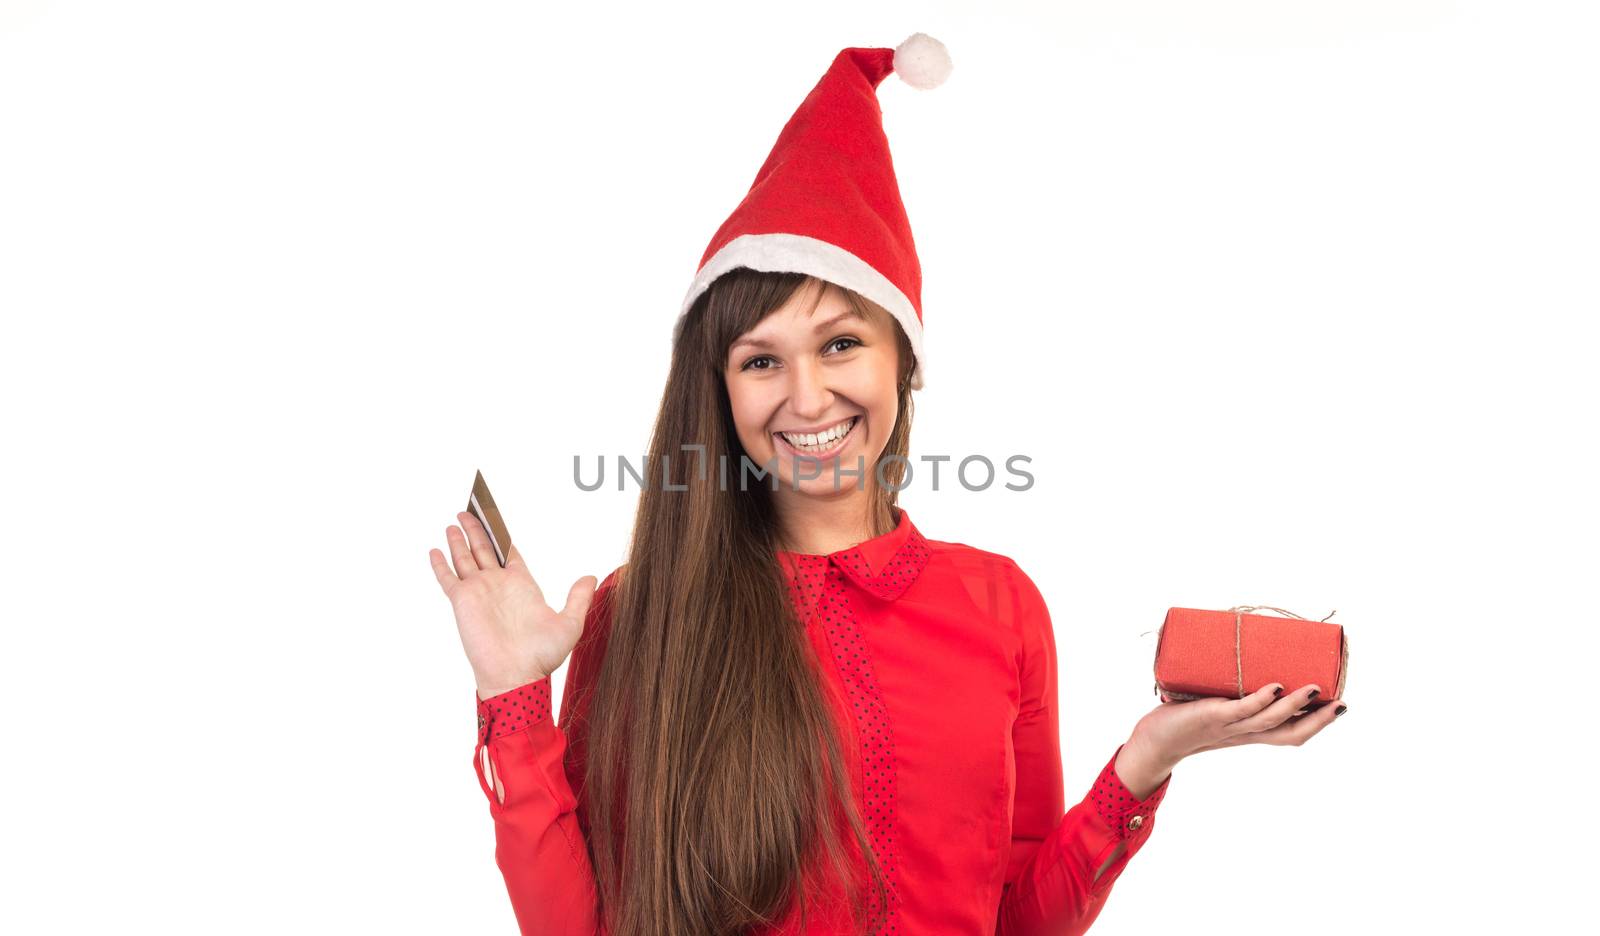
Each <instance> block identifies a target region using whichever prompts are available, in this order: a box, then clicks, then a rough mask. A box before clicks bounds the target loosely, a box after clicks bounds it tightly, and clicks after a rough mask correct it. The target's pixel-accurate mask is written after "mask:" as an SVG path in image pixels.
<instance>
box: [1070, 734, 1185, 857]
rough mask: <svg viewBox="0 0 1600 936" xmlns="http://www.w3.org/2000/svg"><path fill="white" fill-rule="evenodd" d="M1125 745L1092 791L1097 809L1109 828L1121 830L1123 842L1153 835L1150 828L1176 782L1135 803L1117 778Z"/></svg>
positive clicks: (1101, 771)
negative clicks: (1170, 786)
mask: <svg viewBox="0 0 1600 936" xmlns="http://www.w3.org/2000/svg"><path fill="white" fill-rule="evenodd" d="M1122 747H1123V746H1122V745H1118V746H1117V750H1116V751H1115V752H1114V753H1113V754H1112V755H1111V759H1110V760H1109V761H1106V765H1105V766H1104V767H1102V768H1101V769H1100V776H1099V777H1098V778H1097V779H1096V780H1095V782H1094V789H1093V790H1091V791H1090V799H1091V800H1093V801H1094V808H1095V811H1096V812H1097V813H1099V814H1100V818H1101V819H1103V820H1105V823H1106V825H1107V826H1109V827H1111V828H1113V829H1116V830H1117V837H1118V839H1120V840H1123V841H1127V840H1128V839H1133V838H1141V837H1144V836H1148V835H1149V834H1150V827H1151V825H1152V824H1153V823H1154V821H1155V813H1156V808H1157V807H1158V806H1160V805H1161V800H1162V799H1163V798H1164V797H1165V796H1166V795H1167V785H1168V784H1170V783H1171V782H1172V774H1170V773H1169V774H1167V778H1166V779H1165V780H1162V781H1161V785H1160V786H1158V787H1156V789H1155V792H1154V793H1151V794H1150V795H1149V796H1147V797H1145V798H1144V799H1142V800H1141V799H1135V798H1134V796H1133V793H1132V791H1130V790H1129V789H1128V787H1127V786H1126V785H1125V784H1124V783H1123V782H1122V778H1121V777H1119V776H1117V755H1118V754H1121V753H1122Z"/></svg>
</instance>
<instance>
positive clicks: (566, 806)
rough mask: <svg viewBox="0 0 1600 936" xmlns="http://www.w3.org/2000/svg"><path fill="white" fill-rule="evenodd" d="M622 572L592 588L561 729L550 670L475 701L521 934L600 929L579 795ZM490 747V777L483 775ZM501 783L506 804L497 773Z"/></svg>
mask: <svg viewBox="0 0 1600 936" xmlns="http://www.w3.org/2000/svg"><path fill="white" fill-rule="evenodd" d="M616 574H617V573H616V572H613V573H611V575H609V576H607V577H606V580H605V581H604V582H602V583H600V586H599V588H598V589H597V590H596V592H595V598H594V602H593V603H592V604H591V605H590V609H589V615H588V618H587V619H586V620H585V622H584V628H583V636H582V637H581V638H580V639H579V641H578V645H577V646H576V647H574V648H573V651H572V656H571V658H570V659H569V660H568V663H567V677H566V683H565V688H564V689H563V690H562V693H561V712H560V727H557V725H556V722H555V720H554V718H553V717H552V706H551V694H550V692H551V690H550V677H548V676H546V677H545V678H544V679H541V680H538V681H537V682H532V683H528V684H527V685H525V686H521V687H519V688H516V689H513V690H511V691H509V692H503V693H501V694H499V695H496V696H493V697H491V698H488V699H479V698H477V694H476V693H474V694H473V696H474V698H475V699H476V700H477V708H478V744H477V748H476V749H475V751H474V752H473V764H472V766H473V768H474V769H475V770H476V771H477V774H478V784H479V786H481V787H482V788H483V792H484V795H485V796H486V797H487V798H488V800H489V814H490V815H491V816H492V817H493V818H494V835H495V862H496V863H497V864H498V865H499V866H500V873H501V875H502V876H503V877H504V878H505V882H506V890H507V891H508V892H509V894H510V896H511V908H512V910H513V911H514V912H515V913H516V917H517V924H518V926H519V927H520V928H521V930H522V932H523V933H525V934H526V933H539V934H550V936H579V934H581V936H596V934H601V933H604V932H605V930H604V929H603V927H602V926H601V925H600V923H599V920H598V903H597V897H596V893H597V891H596V887H595V880H594V871H593V867H592V865H591V864H590V858H589V847H588V842H587V841H586V839H585V832H586V830H587V815H586V813H587V810H585V809H584V808H583V807H582V806H581V805H580V803H579V801H578V797H577V796H576V795H575V794H574V792H573V791H574V790H575V789H581V787H582V782H583V754H582V752H583V737H582V733H581V732H580V731H578V730H577V729H578V728H579V726H581V725H582V724H583V723H584V719H583V713H582V712H581V711H580V709H581V707H582V704H583V703H582V700H583V698H584V697H585V696H586V695H587V690H588V688H589V686H590V684H591V683H592V682H593V680H594V676H595V673H596V672H597V670H598V667H599V664H600V661H601V660H602V659H603V658H604V642H605V629H606V626H607V625H608V624H609V619H608V614H607V612H608V610H609V608H608V599H609V597H610V595H611V590H612V587H613V584H614V579H615V578H616ZM485 755H487V759H488V762H489V763H488V767H489V776H487V777H486V776H485V762H484V761H485ZM496 780H498V786H499V787H500V789H501V790H503V791H504V794H505V801H504V802H501V800H500V797H499V796H498V795H497V794H496V792H495V786H496V783H495V781H496Z"/></svg>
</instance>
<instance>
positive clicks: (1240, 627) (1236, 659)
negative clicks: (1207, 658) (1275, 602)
mask: <svg viewBox="0 0 1600 936" xmlns="http://www.w3.org/2000/svg"><path fill="white" fill-rule="evenodd" d="M1228 610H1229V611H1231V612H1233V665H1234V672H1235V673H1236V674H1237V678H1238V681H1239V698H1241V699H1242V698H1244V613H1245V612H1246V611H1277V612H1278V613H1280V614H1286V615H1288V616H1289V617H1296V618H1299V619H1300V620H1302V621H1309V620H1311V619H1310V618H1308V617H1306V616H1305V615H1303V614H1295V613H1294V612H1293V611H1286V610H1284V609H1283V608H1274V607H1272V606H1271V605H1234V606H1233V607H1231V608H1229V609H1228ZM1338 613H1339V610H1338V609H1337V608H1335V609H1334V610H1332V611H1329V612H1328V614H1327V617H1324V618H1323V619H1322V622H1323V623H1326V622H1327V620H1328V618H1331V617H1333V616H1334V615H1335V614H1338Z"/></svg>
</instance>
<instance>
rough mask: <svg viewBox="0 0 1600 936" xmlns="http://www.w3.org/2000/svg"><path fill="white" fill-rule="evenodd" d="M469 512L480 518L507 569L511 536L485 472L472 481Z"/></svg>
mask: <svg viewBox="0 0 1600 936" xmlns="http://www.w3.org/2000/svg"><path fill="white" fill-rule="evenodd" d="M467 512H468V513H470V514H472V515H473V516H474V517H477V518H478V522H479V523H481V524H483V528H484V529H485V530H488V531H489V542H490V543H491V544H493V545H494V556H495V558H496V559H499V560H500V567H501V568H505V564H506V556H508V555H510V554H511V534H510V533H507V532H506V522H505V521H504V520H502V519H500V508H498V507H496V506H495V505H494V495H493V494H490V493H489V485H487V484H485V483H484V482H483V472H482V471H480V472H478V476H477V477H476V478H474V479H473V481H472V496H471V497H469V498H467Z"/></svg>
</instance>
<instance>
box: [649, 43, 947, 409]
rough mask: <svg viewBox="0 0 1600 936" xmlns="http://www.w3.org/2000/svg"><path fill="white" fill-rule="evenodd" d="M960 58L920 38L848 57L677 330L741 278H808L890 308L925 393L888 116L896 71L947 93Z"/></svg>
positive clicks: (769, 170) (804, 116)
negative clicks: (702, 300) (714, 293)
mask: <svg viewBox="0 0 1600 936" xmlns="http://www.w3.org/2000/svg"><path fill="white" fill-rule="evenodd" d="M950 68H951V65H950V54H949V52H948V51H946V49H945V47H944V44H943V43H941V42H940V41H939V40H937V39H934V38H933V37H932V36H928V35H925V34H923V33H916V34H915V35H913V36H911V38H909V39H907V40H906V41H905V42H902V43H900V45H899V46H898V47H897V48H893V49H865V48H863V49H857V48H850V49H845V50H843V51H841V52H840V53H839V54H838V55H837V56H836V57H835V58H834V60H833V64H832V65H831V66H829V67H828V71H827V73H826V74H824V75H823V76H822V80H821V81H818V82H817V85H816V87H814V88H812V89H811V93H810V94H808V95H806V99H805V100H804V101H802V102H800V107H799V108H798V109H797V110H796V111H795V112H794V115H793V116H792V117H790V118H789V122H788V123H787V124H784V127H783V131H782V132H781V133H779V134H778V142H777V143H776V144H774V145H773V147H772V152H771V153H770V154H769V155H768V156H767V161H766V162H765V163H763V164H762V166H761V171H760V172H758V173H756V179H755V182H754V183H752V184H751V186H750V191H749V192H748V193H746V195H745V197H744V200H743V201H741V202H740V203H739V207H737V208H735V209H734V211H733V214H732V215H729V216H728V220H726V221H724V222H723V223H722V227H721V228H719V229H718V230H717V233H716V235H715V236H714V237H712V238H711V244H710V246H708V247H706V251H705V254H704V255H703V256H702V257H701V258H700V269H699V272H698V273H696V274H695V278H694V282H693V283H692V284H691V285H690V287H689V293H688V295H686V296H684V299H683V309H682V310H681V311H680V312H679V315H678V322H677V325H676V326H675V327H674V329H673V342H674V343H676V342H677V339H678V335H679V333H680V332H681V331H682V330H683V320H684V318H685V317H686V316H687V315H688V313H689V309H690V307H691V306H693V305H694V301H695V299H697V298H698V297H699V296H700V294H701V293H703V292H705V291H706V289H707V288H709V287H710V286H711V283H712V281H713V280H715V279H716V278H717V277H719V276H721V275H722V274H724V273H727V272H728V271H730V270H732V269H734V268H736V267H749V268H751V269H755V270H761V271H763V272H769V273H809V274H811V275H812V276H815V277H818V278H819V279H823V280H827V281H828V282H830V283H833V284H835V285H837V286H843V287H845V288H846V289H851V290H854V291H855V292H857V293H860V294H861V295H863V296H865V297H867V298H868V299H871V300H872V301H873V302H876V303H877V304H878V305H881V306H883V307H884V308H885V309H887V310H888V311H889V313H890V314H891V315H893V316H894V317H895V320H896V321H898V322H899V323H900V327H901V328H903V329H905V332H906V336H907V337H908V338H910V339H911V348H912V351H913V353H914V354H915V356H916V365H915V369H914V370H913V371H912V375H911V386H912V387H913V388H916V389H920V388H921V387H922V363H923V354H922V267H921V265H920V264H919V263H918V262H917V249H916V245H915V243H914V242H913V241H912V239H911V223H910V222H909V221H908V220H907V219H906V209H905V205H904V204H902V203H901V201H900V186H899V184H898V183H897V182H896V181H895V176H894V163H893V161H892V160H891V159H890V158H889V140H888V138H887V137H886V136H884V132H883V111H882V110H881V109H880V108H879V106H878V93H877V88H878V84H879V82H881V81H883V79H884V78H885V77H886V76H887V75H888V74H889V72H891V71H892V72H894V73H895V74H897V75H899V76H900V78H901V80H903V81H905V82H906V83H907V84H909V85H911V86H912V87H914V88H921V89H929V88H935V87H938V86H939V85H940V84H941V83H943V81H944V80H945V78H946V77H948V76H949V74H950Z"/></svg>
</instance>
